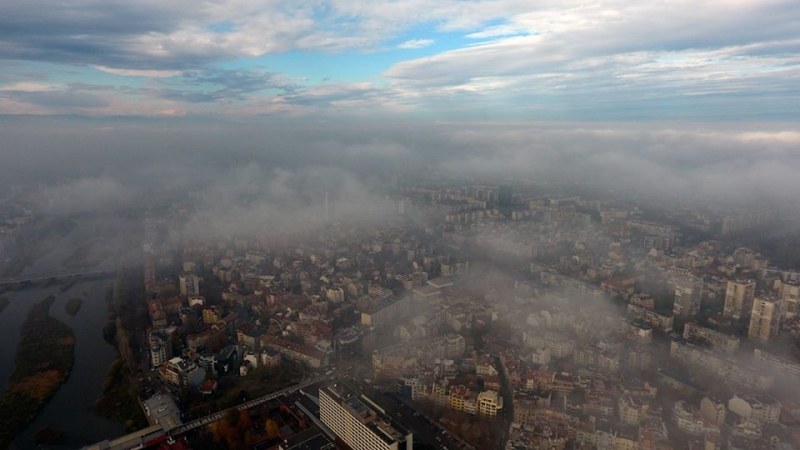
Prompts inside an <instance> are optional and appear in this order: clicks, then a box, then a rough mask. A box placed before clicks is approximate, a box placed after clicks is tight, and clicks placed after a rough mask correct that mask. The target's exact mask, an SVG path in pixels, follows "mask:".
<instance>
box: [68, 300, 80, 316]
mask: <svg viewBox="0 0 800 450" xmlns="http://www.w3.org/2000/svg"><path fill="white" fill-rule="evenodd" d="M82 304H83V300H81V299H79V298H77V297H73V298H71V299H69V300H67V303H66V304H64V309H65V310H66V311H67V314H69V315H70V316H72V317H75V315H76V314H78V311H80V310H81V305H82Z"/></svg>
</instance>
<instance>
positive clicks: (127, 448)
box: [83, 376, 329, 450]
mask: <svg viewBox="0 0 800 450" xmlns="http://www.w3.org/2000/svg"><path fill="white" fill-rule="evenodd" d="M326 379H329V377H327V376H318V377H315V378H311V379H308V380H306V381H303V382H300V383H298V384H295V385H292V386H289V387H287V388H285V389H281V390H280V391H275V392H273V393H271V394H267V395H265V396H263V397H259V398H256V399H253V400H250V401H247V402H244V403H241V404H239V405H237V406H233V407H231V408H228V409H223V410H221V411H217V412H215V413H212V414H209V415H207V416H205V417H201V418H199V419H195V420H193V421H191V422H187V423H184V424H182V425H179V426H177V427H175V428H172V429H170V430H168V431H165V430H164V429H163V428H162V426H161V425H151V426H149V427H147V428H144V429H142V430H139V431H135V432H133V433H130V434H126V435H125V436H120V437H118V438H116V439H113V440H110V441H109V440H105V441H101V442H98V443H96V444H93V445H88V446H86V447H83V450H133V449H141V448H151V447H154V446H156V445H159V444H161V443H163V442H174V440H175V438H180V436H181V435H183V434H185V433H188V432H189V431H192V430H194V429H197V428H200V427H203V426H206V425H208V424H210V423H213V422H216V421H218V420H221V419H223V418H224V417H225V415H226V414H228V413H230V412H231V411H243V410H246V409H249V408H252V407H254V406H258V405H261V404H263V403H266V402H268V401H270V400H274V399H276V398H278V397H280V396H282V395H287V394H291V393H292V392H296V391H298V390H300V389H304V388H307V387H308V386H311V385H312V384H314V383H319V382H321V381H325V380H326Z"/></svg>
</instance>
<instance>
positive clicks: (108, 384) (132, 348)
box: [95, 268, 147, 431]
mask: <svg viewBox="0 0 800 450" xmlns="http://www.w3.org/2000/svg"><path fill="white" fill-rule="evenodd" d="M143 278H144V276H143V274H142V272H141V271H140V270H135V269H130V268H128V269H122V270H120V271H119V273H118V274H117V280H116V282H115V283H114V288H113V290H112V291H111V292H109V295H108V297H107V298H106V301H107V304H108V308H109V312H108V322H107V324H106V326H105V327H104V328H103V337H104V339H106V340H107V341H110V342H109V343H112V341H113V343H114V344H115V345H116V346H117V350H118V351H119V355H120V356H118V357H117V358H116V359H114V361H113V362H112V363H111V365H110V367H109V369H108V373H107V374H106V380H105V383H104V385H103V395H102V396H101V397H100V398H99V399H98V400H97V402H96V403H95V411H96V412H97V413H98V414H100V415H102V416H103V417H106V418H108V419H111V420H115V421H117V422H119V423H122V424H124V425H125V428H126V429H127V430H128V431H134V430H138V429H140V428H143V427H145V426H147V418H146V417H145V416H144V413H143V411H142V408H141V406H140V405H139V398H138V393H139V385H138V383H137V381H136V379H135V378H134V375H133V374H135V373H139V372H140V367H139V366H138V364H137V361H140V360H141V351H142V349H141V348H139V345H137V341H136V340H135V339H131V338H130V336H134V335H135V332H136V329H137V327H140V326H142V322H145V323H146V321H147V317H146V310H142V309H141V308H139V307H138V306H137V304H141V303H142V302H141V300H142V299H143V298H144V286H143V285H142V281H141V280H143Z"/></svg>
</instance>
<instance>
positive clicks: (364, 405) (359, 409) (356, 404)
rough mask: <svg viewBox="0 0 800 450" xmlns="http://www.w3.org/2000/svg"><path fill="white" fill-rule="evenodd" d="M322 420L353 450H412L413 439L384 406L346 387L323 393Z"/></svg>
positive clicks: (337, 386)
mask: <svg viewBox="0 0 800 450" xmlns="http://www.w3.org/2000/svg"><path fill="white" fill-rule="evenodd" d="M319 417H320V420H322V423H324V424H325V425H326V426H327V427H328V428H330V430H331V431H333V432H334V433H335V434H336V436H337V437H338V438H339V439H341V440H342V441H344V443H345V444H347V445H348V446H349V447H350V448H351V449H353V450H401V449H405V450H412V449H413V435H412V433H411V432H410V431H408V430H405V429H404V428H402V427H401V426H400V425H399V424H397V423H396V422H393V421H392V420H391V419H390V418H389V416H388V415H387V414H386V411H384V410H383V409H382V408H381V407H380V406H378V405H377V404H375V403H374V402H373V401H372V400H370V399H369V398H367V397H366V396H365V395H363V394H360V393H359V392H357V391H356V390H355V389H353V388H350V387H348V386H345V385H344V384H331V385H328V386H324V387H321V388H320V389H319Z"/></svg>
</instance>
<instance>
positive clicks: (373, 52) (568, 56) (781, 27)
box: [0, 0, 800, 120]
mask: <svg viewBox="0 0 800 450" xmlns="http://www.w3.org/2000/svg"><path fill="white" fill-rule="evenodd" d="M797 36H800V9H798V8H797V7H796V4H795V2H794V1H792V0H703V1H693V2H680V1H678V2H659V1H642V2H633V3H631V2H628V1H623V0H603V1H599V2H586V1H580V0H570V1H566V2H565V1H558V2H555V1H543V2H535V3H531V2H528V1H519V0H479V1H474V2H463V1H459V0H443V1H430V0H411V1H405V2H396V1H390V0H378V1H364V0H337V1H333V2H290V3H286V2H260V1H255V0H220V1H215V2H200V3H198V2H193V1H187V0H178V1H173V2H166V3H165V2H156V1H152V0H144V1H137V2H127V1H99V0H76V1H73V2H62V1H57V0H31V1H26V2H21V1H11V2H5V3H3V4H0V62H2V63H3V65H4V67H9V69H8V70H6V71H5V73H4V74H2V75H0V114H20V113H21V114H81V115H90V116H106V115H126V116H174V115H184V114H190V115H206V116H207V115H224V116H234V117H241V116H245V117H247V116H260V115H265V114H266V115H281V116H283V115H292V116H296V115H320V114H322V115H340V114H342V113H347V114H350V115H354V116H358V115H367V116H374V115H376V114H377V115H381V116H383V117H397V116H398V115H399V116H401V117H412V118H414V117H436V118H447V119H461V118H473V119H474V118H480V119H505V118H544V119H589V118H591V119H596V118H600V119H625V120H636V119H642V118H688V119H702V118H708V117H710V118H727V119H731V118H744V119H764V118H768V119H775V118H781V119H792V118H797V116H798V113H799V112H800V111H799V109H800V108H799V107H798V106H797V105H798V104H800V98H798V97H800V96H799V95H798V89H797V86H798V85H800V83H798V81H800V57H798V55H800V39H798V38H797ZM295 55H296V56H295ZM315 57H318V58H321V59H325V60H326V61H328V64H331V65H332V66H334V67H339V68H340V70H339V71H338V72H337V73H339V76H338V79H330V80H321V81H320V80H318V79H317V78H316V72H317V69H318V68H317V66H316V65H315V63H314V60H315ZM354 62H355V64H354ZM42 79H44V80H42ZM43 81H46V82H47V85H48V88H47V89H46V90H42V89H40V87H41V86H40V87H39V88H36V89H35V90H32V89H30V83H33V82H39V83H42V82H43Z"/></svg>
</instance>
